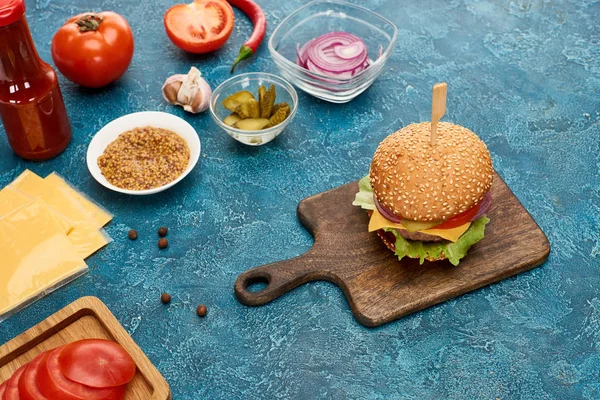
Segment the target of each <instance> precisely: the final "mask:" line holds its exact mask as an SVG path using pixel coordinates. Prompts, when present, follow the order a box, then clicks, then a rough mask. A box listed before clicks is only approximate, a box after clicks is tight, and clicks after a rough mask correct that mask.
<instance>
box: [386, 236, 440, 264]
mask: <svg viewBox="0 0 600 400" xmlns="http://www.w3.org/2000/svg"><path fill="white" fill-rule="evenodd" d="M377 235H378V236H379V238H380V239H381V240H382V241H383V243H384V244H385V246H386V247H387V248H388V249H390V250H391V251H393V252H394V253H395V252H396V244H395V243H396V236H395V235H394V234H393V233H392V232H385V231H383V230H381V229H380V230H378V231H377ZM414 258H418V257H414ZM425 259H426V260H427V261H441V260H445V259H446V256H445V255H444V252H442V253H441V254H440V256H439V257H438V258H433V257H425Z"/></svg>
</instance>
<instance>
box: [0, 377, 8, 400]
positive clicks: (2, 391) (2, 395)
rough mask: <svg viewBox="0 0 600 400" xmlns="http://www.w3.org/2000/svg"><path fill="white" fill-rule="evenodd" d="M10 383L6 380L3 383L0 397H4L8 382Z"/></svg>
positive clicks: (0, 388)
mask: <svg viewBox="0 0 600 400" xmlns="http://www.w3.org/2000/svg"><path fill="white" fill-rule="evenodd" d="M7 383H8V381H5V382H4V383H2V384H1V385H0V399H1V398H2V397H4V393H5V392H6V384H7Z"/></svg>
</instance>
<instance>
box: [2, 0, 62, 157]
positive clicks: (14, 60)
mask: <svg viewBox="0 0 600 400" xmlns="http://www.w3.org/2000/svg"><path fill="white" fill-rule="evenodd" d="M0 117H1V118H2V124H3V125H4V129H5V130H6V135H7V136H8V142H9V144H10V147H12V149H13V151H14V152H15V153H16V154H17V155H19V156H20V157H22V158H25V159H27V160H46V159H49V158H52V157H55V156H57V155H58V154H60V153H61V152H62V151H63V150H64V149H65V148H66V147H67V145H68V144H69V142H70V141H71V123H70V122H69V117H68V116H67V110H66V109H65V104H64V102H63V98H62V94H61V93H60V88H59V87H58V79H57V77H56V72H54V70H53V69H52V67H51V66H50V65H48V64H46V63H45V62H44V61H42V60H41V59H40V57H39V56H38V53H37V51H36V49H35V45H34V44H33V40H32V39H31V33H30V32H29V27H28V26H27V20H26V19H25V3H24V0H0Z"/></svg>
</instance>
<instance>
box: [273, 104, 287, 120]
mask: <svg viewBox="0 0 600 400" xmlns="http://www.w3.org/2000/svg"><path fill="white" fill-rule="evenodd" d="M281 108H283V109H284V110H285V115H286V117H287V116H288V115H290V105H289V104H288V103H286V102H283V103H277V104H275V105H274V106H273V111H272V113H271V115H275V113H276V112H277V111H279V109H281Z"/></svg>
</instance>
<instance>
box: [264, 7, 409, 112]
mask: <svg viewBox="0 0 600 400" xmlns="http://www.w3.org/2000/svg"><path fill="white" fill-rule="evenodd" d="M336 31H343V32H348V33H351V34H353V35H356V36H358V37H360V38H361V39H362V40H363V41H364V42H365V44H366V45H367V48H368V51H369V59H370V60H371V61H372V63H371V66H370V67H369V68H367V69H365V70H364V71H363V72H361V73H359V74H356V75H355V76H353V77H351V78H345V79H340V78H332V77H331V76H326V75H322V74H318V73H315V72H311V71H309V70H307V69H305V68H302V67H301V66H299V65H298V64H296V58H297V53H296V46H297V45H298V44H299V45H300V46H302V45H304V44H305V43H306V42H308V41H309V40H312V39H314V38H316V37H318V36H321V35H323V34H325V33H329V32H336ZM397 36H398V29H397V28H396V26H395V25H394V24H393V23H392V22H390V21H388V20H387V19H385V18H383V17H382V16H381V15H379V14H376V13H374V12H372V11H369V10H367V9H366V8H363V7H360V6H356V5H354V4H350V3H345V2H341V1H336V0H316V1H313V2H311V3H309V4H307V5H305V6H304V7H302V8H300V9H298V10H296V11H295V12H293V13H292V14H291V15H290V16H289V17H287V18H286V19H284V20H283V21H282V22H281V23H280V24H279V26H278V27H277V28H276V29H275V31H274V32H273V35H271V39H270V40H269V52H270V53H271V57H273V60H274V61H275V64H276V65H277V67H278V68H279V70H280V71H281V75H283V76H284V77H285V78H286V79H288V80H289V81H290V82H292V83H293V84H294V85H295V86H297V87H298V88H300V89H302V90H304V91H305V92H307V93H308V94H311V95H313V96H315V97H318V98H320V99H323V100H326V101H329V102H332V103H347V102H349V101H350V100H352V99H354V98H355V97H356V96H358V95H359V94H361V93H362V92H364V91H365V90H367V88H368V87H369V86H371V84H372V83H373V82H374V81H375V79H377V77H378V76H379V75H380V74H381V73H382V72H383V68H384V67H385V64H386V62H387V60H388V59H389V58H390V56H391V55H392V52H393V50H394V45H395V44H396V37H397ZM380 49H381V50H382V52H381V56H379V52H380ZM373 60H374V61H373Z"/></svg>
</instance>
